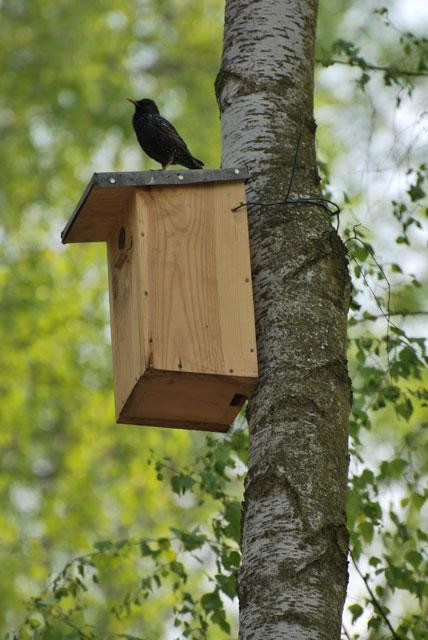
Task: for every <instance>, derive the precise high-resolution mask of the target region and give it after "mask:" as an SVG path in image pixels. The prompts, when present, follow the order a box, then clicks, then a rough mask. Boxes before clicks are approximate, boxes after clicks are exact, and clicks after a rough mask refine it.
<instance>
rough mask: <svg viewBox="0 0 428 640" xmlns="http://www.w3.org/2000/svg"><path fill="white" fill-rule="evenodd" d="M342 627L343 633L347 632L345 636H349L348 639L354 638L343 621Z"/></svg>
mask: <svg viewBox="0 0 428 640" xmlns="http://www.w3.org/2000/svg"><path fill="white" fill-rule="evenodd" d="M342 629H343V633H344V634H345V636H346V637H347V638H348V640H352V638H351V636H350V635H349V633H348V632H347V630H346V627H345V625H344V624H343V623H342Z"/></svg>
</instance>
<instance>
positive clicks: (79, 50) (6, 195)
mask: <svg viewBox="0 0 428 640" xmlns="http://www.w3.org/2000/svg"><path fill="white" fill-rule="evenodd" d="M342 4H343V3H342ZM351 4H352V3H351ZM333 5H334V6H333ZM335 6H336V5H335V3H331V5H330V6H329V7H328V8H324V9H323V8H322V11H324V12H325V13H326V12H328V11H329V10H331V11H332V12H333V13H332V14H328V17H329V19H328V20H326V18H325V16H324V15H323V13H321V17H320V25H321V28H320V35H319V40H320V43H321V44H320V49H321V50H322V51H323V53H322V55H321V56H320V58H321V64H322V65H326V66H331V65H337V64H339V63H340V64H342V63H345V66H350V67H356V68H357V70H358V73H359V75H358V77H357V78H356V82H357V87H358V89H359V91H360V94H359V95H367V92H368V91H369V90H370V85H371V83H375V82H376V78H379V76H380V77H381V78H382V81H383V82H384V84H385V86H386V87H387V88H388V91H394V90H397V91H396V93H395V94H394V101H395V104H396V105H399V104H400V102H401V100H402V90H403V89H404V90H405V91H407V92H408V93H410V94H412V92H414V91H416V89H417V86H418V83H419V82H420V81H421V79H423V77H424V75H425V74H426V72H427V54H426V46H427V42H426V39H424V38H421V37H420V36H416V35H414V34H412V33H410V32H408V31H404V32H401V31H399V30H398V29H397V28H396V27H395V25H394V24H393V23H392V20H391V18H390V16H389V14H388V12H387V11H386V10H385V9H377V10H376V12H375V17H374V18H373V16H372V15H369V19H370V20H379V21H383V28H384V29H386V31H384V34H392V36H389V35H385V36H384V41H385V45H384V46H383V48H382V47H381V49H380V51H381V58H380V60H379V61H376V62H372V58H371V56H372V55H373V52H372V51H371V52H370V56H369V55H366V54H365V53H364V49H363V46H362V45H360V43H358V44H356V43H355V42H354V41H351V39H350V38H349V37H348V35H347V34H346V33H345V34H342V33H341V31H340V20H339V19H338V18H337V17H336V18H334V16H333V14H334V7H335ZM340 9H341V10H342V9H343V7H342V6H341V7H340ZM221 11H222V2H220V0H218V1H217V0H204V3H196V2H194V1H192V0H185V2H179V1H178V0H172V1H166V0H157V2H154V1H152V0H146V1H144V2H143V1H138V0H133V2H128V3H125V2H123V1H122V0H107V1H106V2H103V3H102V5H101V4H100V3H84V2H81V1H78V2H76V3H70V2H67V1H66V0H56V1H55V2H54V1H46V0H32V2H31V3H28V2H26V1H25V0H22V1H19V2H18V1H17V0H14V1H13V2H12V1H9V0H4V1H3V2H0V12H1V20H0V35H1V38H2V43H3V48H2V51H1V53H0V56H1V58H0V65H1V67H2V68H3V69H7V70H8V73H2V74H1V75H0V127H1V129H2V150H3V152H4V157H5V158H6V159H7V162H5V163H4V164H3V166H2V172H1V174H0V202H1V205H2V211H3V215H2V221H1V228H0V231H1V233H2V239H3V240H6V241H4V242H3V243H2V247H1V250H0V289H1V297H0V300H1V302H0V333H1V339H2V353H1V366H0V393H1V398H2V400H1V418H2V430H1V434H0V455H1V465H0V501H1V506H2V508H1V511H0V538H1V541H2V544H1V549H0V559H1V565H2V572H1V575H0V601H1V602H2V608H1V611H0V629H1V630H2V631H3V632H5V631H6V630H7V631H8V634H7V635H8V638H9V640H10V639H12V638H13V639H14V640H18V639H19V640H21V639H23V638H32V639H34V640H36V639H46V640H54V639H55V640H56V639H59V638H69V639H70V640H72V639H74V638H81V639H82V638H83V639H85V638H88V639H89V638H94V639H95V638H103V639H104V638H128V639H132V638H133V639H134V640H137V639H138V638H140V639H142V638H143V639H144V640H146V639H148V638H150V640H154V639H155V638H161V637H165V634H166V633H167V632H168V633H172V634H173V637H175V636H177V637H180V638H181V637H185V638H190V639H191V640H199V639H201V638H222V637H230V636H232V635H233V633H234V631H235V623H234V622H233V619H234V617H233V612H234V610H235V609H236V598H235V586H236V572H237V570H238V567H239V559H240V555H239V520H240V499H241V491H242V482H241V480H242V476H243V475H244V473H245V462H246V457H245V456H246V453H245V452H246V444H247V434H246V429H245V425H244V422H243V418H242V417H241V419H240V421H238V423H237V424H236V425H235V426H234V429H233V430H232V431H231V433H230V434H228V435H227V436H226V437H224V436H208V437H206V438H205V437H204V439H203V443H204V444H203V445H201V444H200V443H201V437H200V436H198V435H194V436H192V437H190V436H189V435H188V434H185V433H182V432H176V431H174V432H173V433H170V432H168V431H165V430H155V429H147V430H140V429H136V428H135V427H124V426H122V427H119V428H118V427H116V426H114V425H113V423H112V415H113V407H112V399H111V383H112V381H111V373H110V369H111V367H110V353H109V340H108V337H107V336H108V320H107V314H108V311H107V301H106V295H105V289H106V274H105V267H104V256H103V255H101V253H100V251H99V249H98V247H88V246H85V247H73V248H72V250H67V251H63V250H62V249H61V247H60V246H59V242H58V237H59V230H60V228H61V226H62V225H63V222H64V221H65V219H66V217H67V215H68V214H67V212H70V211H71V209H72V206H73V203H74V201H75V200H76V197H77V195H78V194H79V193H80V192H81V191H82V188H83V183H84V182H86V181H87V179H88V176H89V175H90V174H91V173H92V171H94V170H103V169H109V170H111V169H136V168H143V167H144V168H147V167H150V166H152V165H151V164H150V163H148V164H145V163H146V160H142V159H141V157H140V155H139V152H138V151H137V152H135V151H134V149H135V144H134V141H133V138H132V130H131V127H130V123H129V119H130V114H129V110H128V107H127V103H126V102H125V100H124V99H123V98H124V97H126V96H127V95H128V94H131V95H134V94H138V95H142V94H146V93H149V94H150V95H152V96H154V97H155V98H156V99H157V100H158V101H159V102H160V104H161V107H162V108H163V112H164V113H165V115H167V116H168V117H170V118H172V119H173V120H174V123H175V124H176V125H177V127H178V129H179V130H180V132H181V133H182V134H183V136H184V137H185V138H186V140H188V141H189V144H190V146H191V148H192V150H194V152H195V154H196V156H198V157H202V158H203V159H204V160H206V161H207V164H208V165H209V164H212V165H215V163H216V159H217V158H218V155H219V154H218V128H217V125H216V126H213V124H212V123H218V118H217V111H216V105H215V100H214V93H213V90H212V88H211V87H212V83H213V79H214V77H215V73H216V71H217V67H218V60H219V55H220V47H221V31H222V21H221ZM344 11H345V12H346V3H345V9H344ZM339 13H340V12H339V10H338V9H337V11H336V14H337V15H339ZM195 24H197V25H198V28H197V29H196V28H194V25H195ZM338 34H340V37H338ZM330 36H331V37H330ZM328 41H331V42H334V41H335V42H336V44H334V45H332V46H330V47H324V46H323V43H326V44H327V42H328ZM131 78H132V81H131ZM391 95H392V94H391ZM324 99H326V100H328V99H331V98H328V97H327V98H324ZM353 99H354V98H353ZM128 106H129V105H128ZM197 132H204V134H203V136H202V135H199V134H198V135H197ZM320 140H321V142H323V138H322V132H321V136H320ZM328 145H331V136H330V139H328V140H327V141H326V142H325V144H321V154H323V153H324V149H325V148H327V147H328ZM329 152H330V151H329V150H328V149H327V152H326V153H327V154H328V153H329ZM136 153H138V155H136ZM338 154H339V151H338V150H337V149H334V155H335V156H336V155H338ZM329 164H330V163H329ZM332 164H333V163H331V166H332ZM405 173H406V176H405V180H406V187H405V190H404V191H405V193H404V195H403V196H402V197H401V196H400V197H399V196H398V195H397V196H394V198H392V197H391V198H390V201H391V202H390V206H388V210H387V211H386V210H385V211H384V213H383V216H384V217H383V224H384V225H385V226H388V228H393V229H394V240H395V242H396V246H397V258H394V261H393V262H391V263H389V264H387V263H386V262H385V261H384V260H383V259H382V258H381V257H380V255H379V247H381V245H382V238H381V237H380V236H379V234H377V233H376V229H375V224H374V222H373V224H372V225H371V226H370V229H368V228H365V227H363V226H361V225H358V224H356V223H355V220H354V221H353V222H351V223H347V222H345V221H343V222H342V221H341V235H342V237H343V240H344V242H345V244H346V247H347V250H348V255H349V261H350V266H351V269H352V277H353V284H354V296H353V305H352V311H351V314H350V322H349V324H350V334H349V360H350V368H351V374H352V378H353V381H354V404H353V409H352V414H351V419H350V431H351V438H352V441H351V451H352V460H353V462H352V474H351V477H350V493H349V504H348V515H349V527H350V533H351V550H352V566H353V567H354V577H353V580H354V583H355V584H360V585H361V587H362V590H361V592H360V593H358V595H357V601H355V599H353V600H350V602H349V604H348V610H349V615H348V618H345V621H344V634H345V635H346V636H347V637H348V638H349V637H354V638H369V639H370V640H380V639H381V638H385V637H388V638H390V637H393V638H400V640H404V639H406V640H407V639H409V640H423V639H426V638H427V637H428V635H427V630H426V622H425V621H426V618H427V617H428V604H427V603H428V558H427V551H426V550H427V546H428V545H427V537H428V536H427V533H426V531H425V530H424V526H425V525H424V514H426V509H427V506H426V503H427V497H428V494H427V482H426V479H427V472H428V469H427V460H428V455H427V454H428V437H427V434H428V423H427V421H426V419H425V418H424V416H425V415H426V406H427V401H428V396H427V392H426V388H427V384H426V383H427V373H426V365H427V364H428V360H427V353H426V348H425V341H424V339H423V338H422V337H420V336H419V335H416V336H415V335H414V334H413V333H412V332H411V331H409V329H408V328H407V327H406V325H405V323H404V324H403V319H406V318H408V317H411V316H412V314H414V315H413V317H418V316H417V314H419V313H421V312H424V311H426V310H427V309H426V307H425V308H424V307H422V304H423V295H422V292H423V285H424V282H423V280H422V279H421V278H420V277H416V276H414V275H412V274H409V275H407V274H406V271H407V269H406V257H405V254H403V253H402V252H403V251H405V250H406V249H408V248H409V247H414V246H416V247H417V245H418V242H420V241H419V237H420V236H421V235H422V232H423V214H424V206H426V205H425V203H426V191H427V179H428V178H427V167H426V165H425V164H422V163H417V164H415V165H414V166H413V167H410V168H408V169H407V170H406V172H405ZM330 181H331V184H332V185H334V181H335V176H334V171H333V169H332V168H331V176H330ZM331 197H332V196H331ZM344 201H345V204H346V207H347V208H349V209H352V208H353V207H354V206H357V204H358V202H357V198H356V197H354V198H353V197H352V196H348V194H345V195H344ZM58 212H61V213H60V214H59V213H58ZM342 229H343V231H342ZM402 255H403V256H404V257H402V258H400V256H402ZM149 449H151V450H152V451H153V452H154V453H152V455H151V457H150V461H149V462H150V463H149V464H148V463H147V451H148V450H149ZM177 451H179V453H180V456H179V459H178V460H177ZM159 452H162V453H159ZM156 477H157V480H156ZM165 483H167V485H168V487H169V491H165ZM177 523H179V524H177ZM173 524H174V526H172V525H173ZM148 533H150V537H146V534H148ZM34 594H38V595H34ZM353 597H354V598H355V594H353ZM21 600H25V609H24V607H23V606H22V605H21V604H20V602H21ZM11 629H14V630H11ZM174 632H175V635H174Z"/></svg>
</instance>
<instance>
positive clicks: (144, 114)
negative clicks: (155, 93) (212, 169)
mask: <svg viewBox="0 0 428 640" xmlns="http://www.w3.org/2000/svg"><path fill="white" fill-rule="evenodd" d="M127 100H129V102H132V103H133V104H134V105H135V113H134V116H133V118H132V124H133V126H134V131H135V133H136V135H137V139H138V142H139V143H140V145H141V147H142V149H143V151H145V152H146V153H147V155H148V156H150V158H153V160H156V161H157V162H160V164H161V165H162V169H167V168H168V167H169V165H170V164H181V165H182V166H183V167H187V168H188V169H201V167H203V166H204V163H203V162H201V160H197V159H196V158H194V157H193V156H192V154H191V153H190V151H189V149H188V148H187V145H186V143H185V142H184V140H183V139H182V138H181V136H180V135H179V134H178V133H177V131H176V130H175V128H174V127H173V126H172V124H171V123H170V122H168V120H165V118H162V116H161V115H160V113H159V109H158V108H157V106H156V103H155V102H154V100H149V99H148V98H143V99H142V100H132V98H127Z"/></svg>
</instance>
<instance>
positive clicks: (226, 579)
mask: <svg viewBox="0 0 428 640" xmlns="http://www.w3.org/2000/svg"><path fill="white" fill-rule="evenodd" d="M215 579H216V581H217V584H218V586H219V588H220V591H223V593H225V594H226V595H227V596H229V598H231V599H232V600H233V598H234V597H235V596H236V577H235V576H234V575H233V574H232V575H230V576H225V575H223V574H220V573H218V574H217V575H216V576H215Z"/></svg>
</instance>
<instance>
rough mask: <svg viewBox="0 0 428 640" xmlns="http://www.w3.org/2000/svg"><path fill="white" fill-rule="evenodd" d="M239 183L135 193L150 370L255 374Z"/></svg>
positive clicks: (241, 193) (245, 240) (247, 264)
mask: <svg viewBox="0 0 428 640" xmlns="http://www.w3.org/2000/svg"><path fill="white" fill-rule="evenodd" d="M243 199H245V196H244V189H243V185H242V184H239V183H224V184H217V185H215V186H214V185H209V184H208V185H207V184H205V185H191V186H187V187H182V186H180V187H162V188H152V189H151V190H145V189H141V190H139V191H138V193H137V209H138V211H139V212H140V215H141V216H142V217H144V219H145V228H146V233H147V243H148V244H147V246H148V264H147V266H146V269H147V271H148V281H149V283H150V284H149V287H150V289H149V293H148V306H149V328H148V331H149V333H150V337H151V338H152V340H153V342H152V345H151V349H152V352H153V361H152V363H151V366H152V367H153V368H155V369H157V370H164V371H182V372H184V371H187V372H193V373H205V374H222V375H228V376H230V375H236V376H254V377H257V354H256V342H255V330H254V310H253V300H252V290H251V272H250V262H249V246H248V229H247V222H246V211H245V208H242V209H240V210H239V212H237V213H233V212H232V211H231V209H232V207H233V206H236V203H237V202H240V201H241V200H243Z"/></svg>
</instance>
